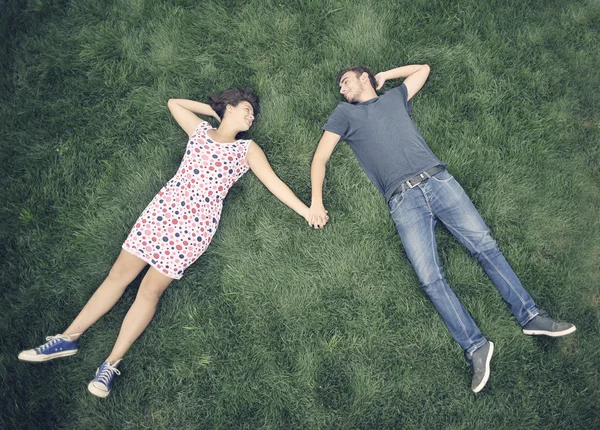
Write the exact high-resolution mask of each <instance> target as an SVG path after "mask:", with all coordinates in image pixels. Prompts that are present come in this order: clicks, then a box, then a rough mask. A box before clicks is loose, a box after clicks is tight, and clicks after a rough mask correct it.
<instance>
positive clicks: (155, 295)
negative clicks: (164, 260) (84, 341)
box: [106, 267, 173, 363]
mask: <svg viewBox="0 0 600 430" xmlns="http://www.w3.org/2000/svg"><path fill="white" fill-rule="evenodd" d="M171 281H173V279H172V278H169V277H167V276H165V275H163V274H162V273H160V272H159V271H157V270H156V269H155V268H154V267H150V269H148V272H147V273H146V276H144V279H143V280H142V284H141V285H140V289H139V290H138V293H137V296H136V298H135V301H134V302H133V305H131V308H129V312H127V315H125V319H124V320H123V324H122V325H121V331H120V332H119V337H118V338H117V341H116V342H115V346H114V347H113V350H112V352H111V353H110V355H109V356H108V357H107V359H106V361H108V362H109V363H116V362H117V361H119V360H120V359H121V358H123V356H124V355H125V353H126V352H127V351H128V350H129V347H131V345H132V344H133V342H135V341H136V339H137V338H138V337H139V336H140V335H141V334H142V332H143V331H144V330H145V329H146V327H148V324H150V321H151V320H152V317H153V316H154V313H155V312H156V305H157V304H158V300H159V299H160V296H161V295H162V293H163V292H164V291H165V290H166V289H167V287H168V286H169V284H170V283H171Z"/></svg>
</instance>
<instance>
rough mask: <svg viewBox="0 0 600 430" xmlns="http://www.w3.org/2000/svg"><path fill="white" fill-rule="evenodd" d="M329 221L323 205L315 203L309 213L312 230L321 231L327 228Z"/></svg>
mask: <svg viewBox="0 0 600 430" xmlns="http://www.w3.org/2000/svg"><path fill="white" fill-rule="evenodd" d="M327 221H329V216H328V215H327V211H326V210H325V207H324V206H323V204H322V203H321V204H316V203H313V204H312V205H311V206H310V209H309V211H308V224H309V225H310V226H311V227H312V228H316V229H319V228H323V227H325V224H327Z"/></svg>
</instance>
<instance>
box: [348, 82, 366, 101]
mask: <svg viewBox="0 0 600 430" xmlns="http://www.w3.org/2000/svg"><path fill="white" fill-rule="evenodd" d="M362 93H363V86H362V84H361V83H359V84H358V87H357V88H356V89H355V90H354V91H352V93H350V94H348V98H347V99H346V100H348V103H351V104H356V103H359V101H358V99H359V97H358V96H359V95H360V94H362Z"/></svg>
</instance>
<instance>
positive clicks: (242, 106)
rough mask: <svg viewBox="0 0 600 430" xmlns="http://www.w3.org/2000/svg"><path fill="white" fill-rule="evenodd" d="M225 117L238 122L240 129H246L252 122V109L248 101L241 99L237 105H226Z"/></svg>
mask: <svg viewBox="0 0 600 430" xmlns="http://www.w3.org/2000/svg"><path fill="white" fill-rule="evenodd" d="M226 118H227V120H228V121H234V123H235V124H238V125H239V128H240V130H241V131H246V130H248V129H249V128H250V127H251V126H252V123H253V122H254V109H253V108H252V105H251V104H250V103H248V102H247V101H245V100H242V101H241V102H239V103H238V105H237V106H231V105H227V114H226Z"/></svg>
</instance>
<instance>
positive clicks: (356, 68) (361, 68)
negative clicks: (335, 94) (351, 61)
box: [337, 66, 377, 89]
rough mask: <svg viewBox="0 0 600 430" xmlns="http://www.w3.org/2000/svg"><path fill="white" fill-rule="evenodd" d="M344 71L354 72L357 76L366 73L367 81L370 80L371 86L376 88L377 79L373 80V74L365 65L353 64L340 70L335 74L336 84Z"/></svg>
mask: <svg viewBox="0 0 600 430" xmlns="http://www.w3.org/2000/svg"><path fill="white" fill-rule="evenodd" d="M346 72H354V73H355V74H356V76H357V77H358V76H360V75H362V74H363V73H366V74H367V75H368V76H369V81H370V82H371V86H372V87H373V89H376V88H377V81H376V80H375V76H373V72H371V70H370V69H369V68H368V67H367V66H353V67H348V68H346V69H342V70H340V72H339V73H338V75H337V83H338V84H339V83H340V79H342V76H344V73H346Z"/></svg>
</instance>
